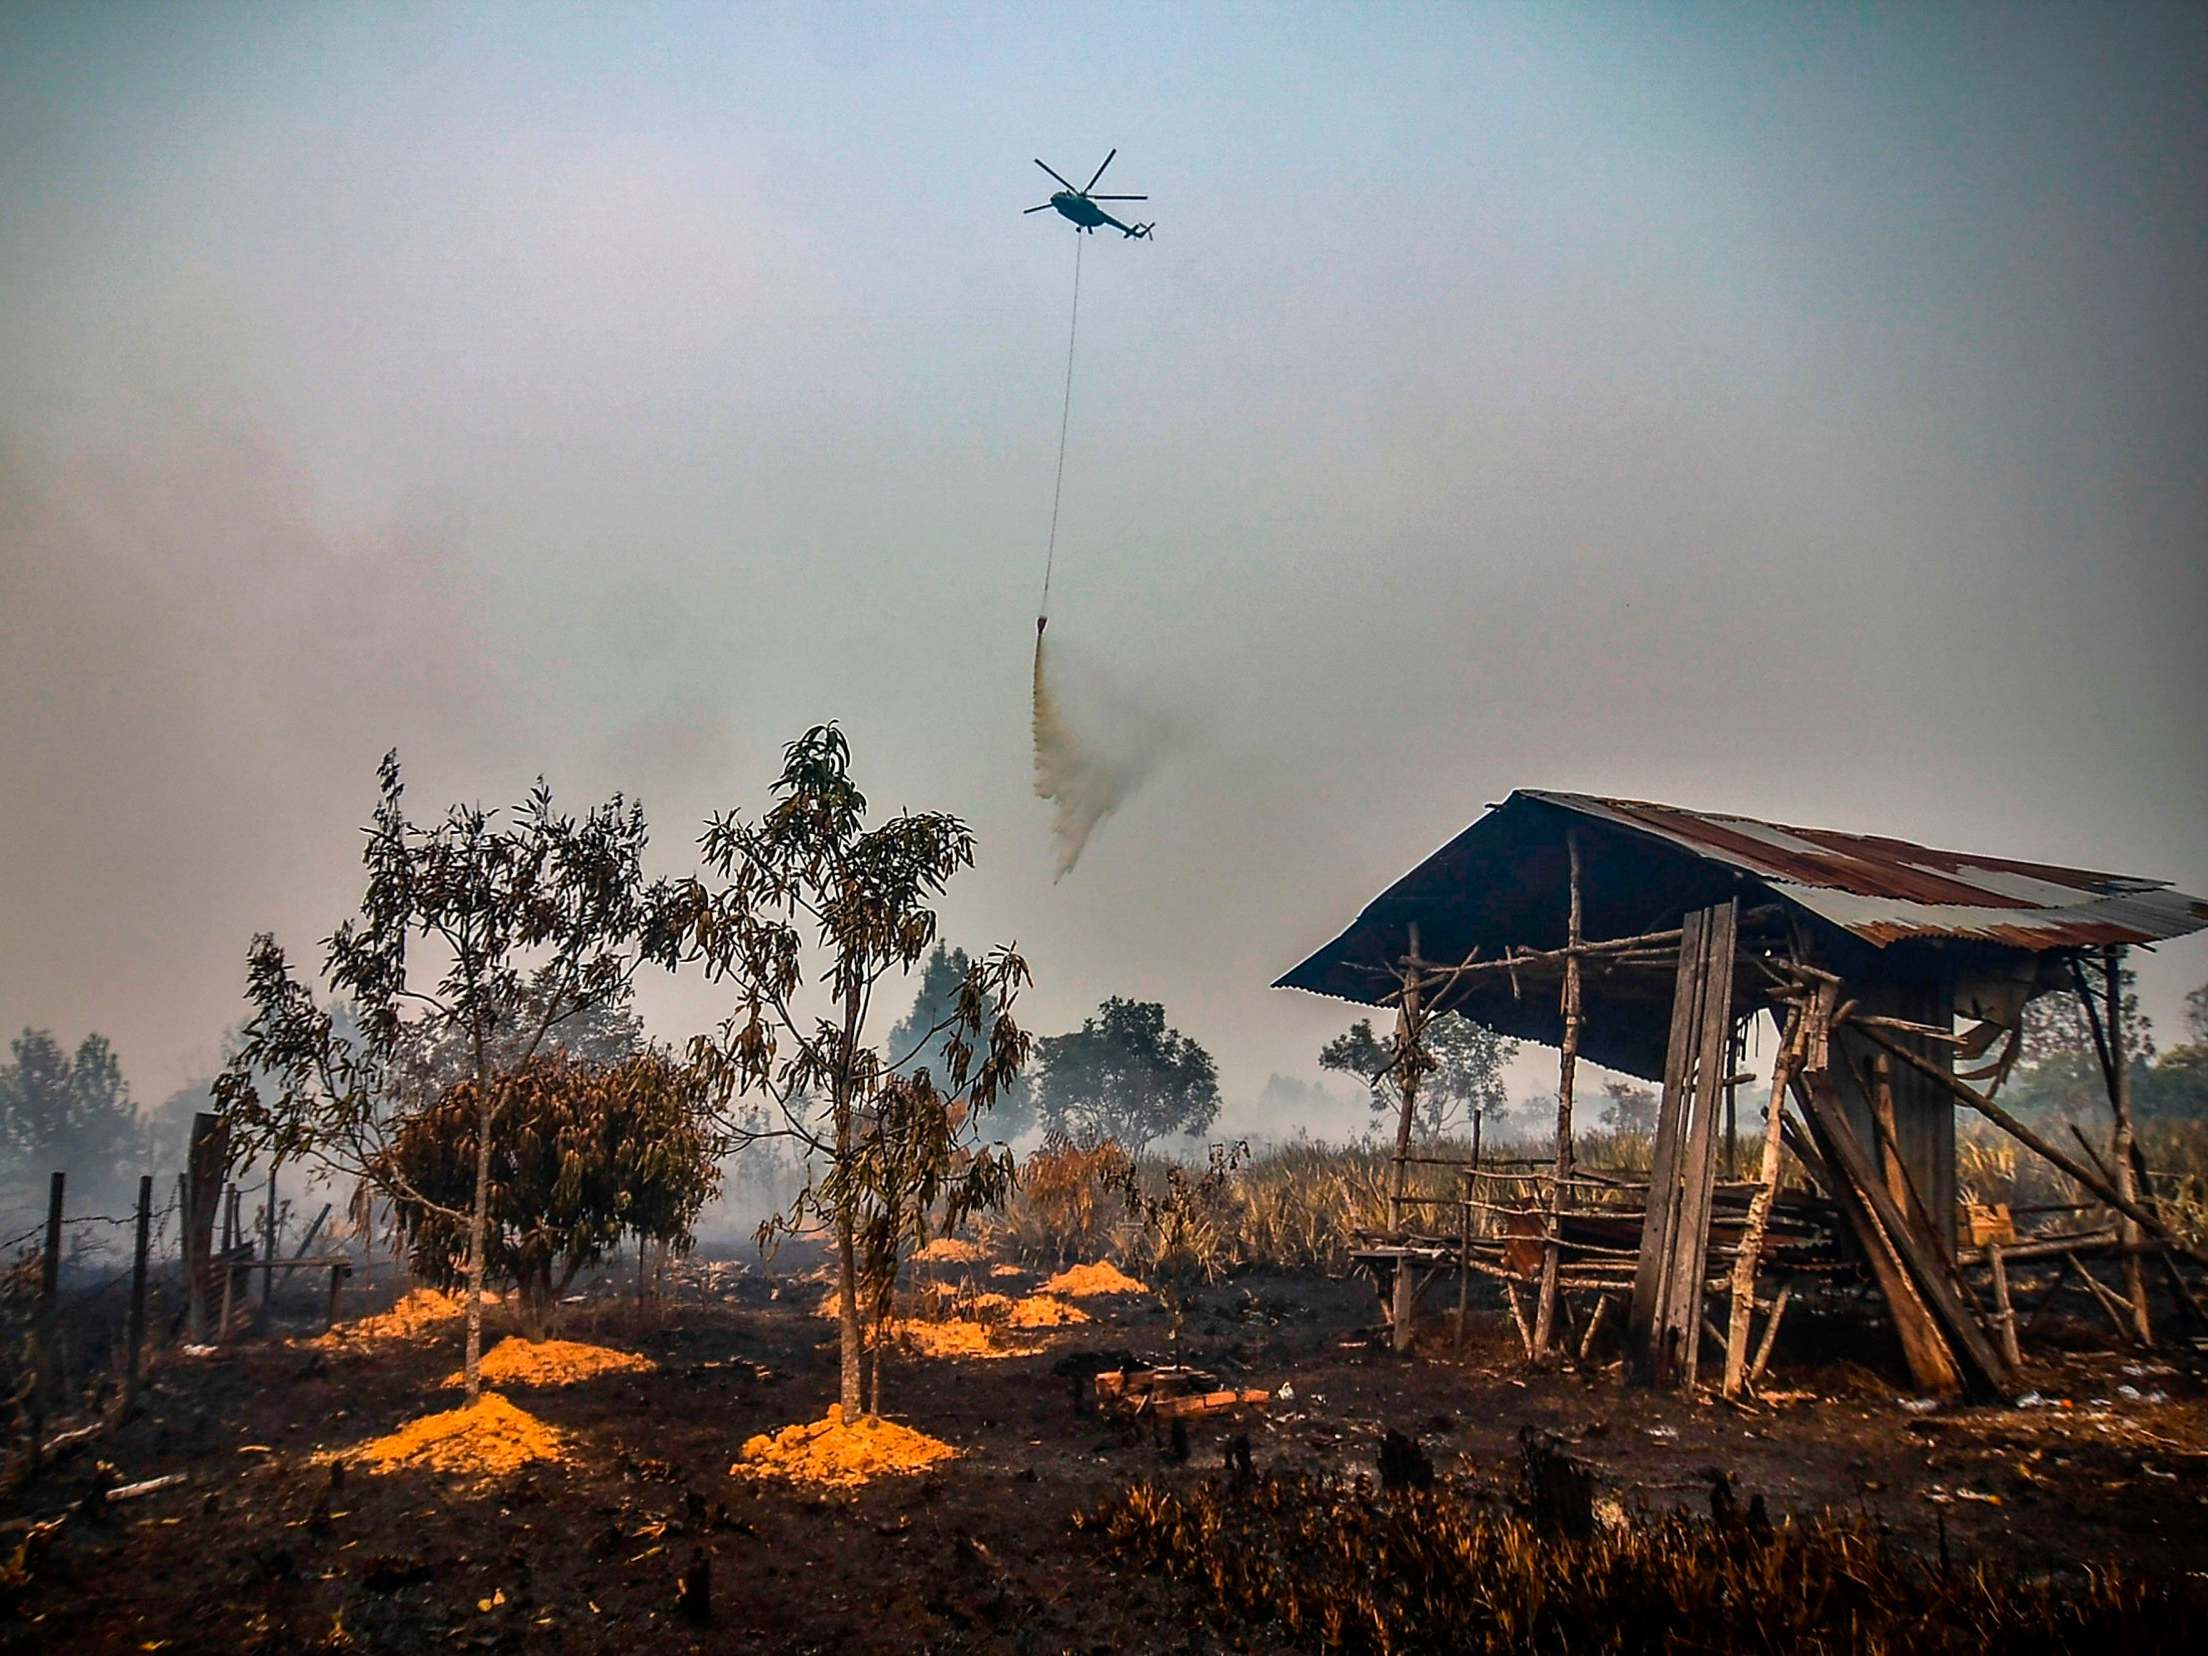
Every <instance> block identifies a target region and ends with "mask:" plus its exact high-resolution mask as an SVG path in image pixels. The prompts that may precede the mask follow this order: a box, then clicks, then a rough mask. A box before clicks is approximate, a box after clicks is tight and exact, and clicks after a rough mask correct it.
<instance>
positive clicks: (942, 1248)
mask: <svg viewBox="0 0 2208 1656" xmlns="http://www.w3.org/2000/svg"><path fill="white" fill-rule="evenodd" d="M912 1257H913V1258H915V1259H918V1260H923V1261H925V1262H926V1263H927V1264H930V1265H973V1264H976V1263H978V1262H979V1261H981V1260H984V1259H987V1258H988V1257H989V1250H988V1249H987V1248H984V1247H983V1246H982V1245H981V1244H980V1243H979V1242H962V1241H960V1240H959V1239H958V1238H957V1237H955V1236H939V1237H937V1238H936V1239H935V1240H934V1241H933V1242H930V1243H929V1244H928V1245H927V1246H926V1247H924V1248H922V1249H921V1250H920V1251H919V1252H918V1253H916V1254H914V1255H913V1256H912Z"/></svg>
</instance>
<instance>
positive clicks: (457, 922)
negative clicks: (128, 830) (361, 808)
mask: <svg viewBox="0 0 2208 1656" xmlns="http://www.w3.org/2000/svg"><path fill="white" fill-rule="evenodd" d="M381 783H382V787H381V797H380V799H379V801H378V803H377V806H376V811H375V818H374V821H373V822H372V824H371V825H370V827H369V829H368V831H367V844H366V846H365V848H364V850H363V852H362V861H363V863H364V864H365V866H366V868H367V876H368V877H367V887H366V890H365V892H364V893H363V895H362V898H361V903H360V911H359V913H358V914H357V915H356V916H355V917H353V918H352V919H348V920H346V921H345V922H344V923H342V924H341V925H340V926H339V927H338V928H337V930H336V931H335V932H333V933H332V934H331V935H330V937H329V938H328V939H327V940H326V942H325V943H324V945H323V967H322V974H321V975H322V978H323V981H324V982H325V984H326V985H327V986H328V989H329V990H330V991H331V992H332V993H333V994H335V995H337V996H341V997H346V998H349V999H350V1000H351V1001H352V1003H353V1005H354V1007H355V1008H356V1010H357V1014H358V1019H359V1025H358V1032H357V1033H356V1034H352V1035H347V1034H344V1033H342V1032H341V1031H340V1029H339V1028H338V1026H337V1024H336V1022H335V1021H334V1019H333V1017H332V1014H331V1012H330V1011H329V1010H328V1008H327V1007H326V1006H325V1005H324V1004H323V1003H322V1002H321V1001H319V1000H318V999H317V998H316V996H315V994H314V992H313V990H312V989H310V988H309V986H308V985H307V984H306V983H305V982H303V981H301V980H300V979H299V978H298V977H297V976H295V975H294V973H293V971H292V968H291V964H290V962H289V961H288V960H287V959H286V958H285V956H284V951H283V950H282V949H281V948H280V947H279V946H278V945H277V943H276V940H275V938H274V937H272V936H270V935H268V934H266V933H263V934H262V935H260V936H258V937H256V938H255V939H254V940H253V946H252V949H251V951H250V952H249V954H248V957H247V963H246V999H247V1001H248V1002H249V1003H250V1004H251V1006H252V1008H253V1014H252V1017H251V1018H250V1019H249V1020H248V1021H247V1023H246V1026H245V1031H244V1036H243V1039H242V1040H241V1041H240V1042H239V1045H238V1049H237V1052H236V1055H235V1057H234V1059H233V1061H232V1063H231V1066H230V1067H229V1069H227V1070H226V1071H225V1072H224V1073H223V1075H222V1077H221V1078H220V1079H219V1080H218V1081H217V1082H216V1094H217V1096H218V1098H220V1100H221V1102H222V1109H223V1113H224V1114H225V1116H226V1117H228V1119H229V1120H230V1122H231V1125H232V1128H233V1132H234V1135H235V1147H236V1150H237V1152H238V1153H241V1154H254V1153H260V1152H267V1153H269V1154H272V1155H274V1156H275V1157H277V1158H278V1159H279V1160H283V1161H288V1160H295V1159H304V1160H306V1161H308V1162H309V1163H310V1164H312V1165H315V1166H317V1167H319V1168H320V1169H321V1170H322V1171H323V1172H324V1173H326V1174H333V1175H344V1176H349V1177H351V1178H354V1179H359V1180H365V1181H367V1182H368V1183H369V1184H370V1185H371V1186H373V1187H374V1188H376V1189H377V1190H378V1191H380V1192H381V1193H382V1194H384V1195H386V1196H388V1197H390V1198H392V1199H394V1200H396V1201H400V1202H406V1203H411V1204H413V1205H414V1206H416V1207H417V1208H418V1209H420V1210H422V1211H423V1212H424V1213H433V1214H436V1215H438V1216H440V1217H442V1218H444V1219H446V1220H448V1221H450V1222H451V1223H453V1224H455V1225H457V1226H460V1227H462V1228H463V1230H464V1232H465V1235H466V1237H467V1252H466V1277H467V1284H468V1323H467V1356H466V1375H467V1395H468V1397H469V1398H470V1400H473V1399H474V1398H475V1397H477V1396H478V1395H480V1392H481V1388H482V1372H481V1357H482V1349H483V1279H484V1273H485V1270H486V1267H487V1265H488V1248H489V1241H490V1203H491V1193H492V1187H493V1180H492V1168H493V1151H494V1148H495V1147H496V1141H497V1137H498V1127H499V1124H500V1122H501V1121H502V1120H508V1119H511V1117H510V1116H509V1115H508V1112H507V1109H506V1106H505V1100H506V1098H507V1095H508V1093H509V1091H510V1090H512V1089H514V1088H515V1087H516V1086H517V1084H518V1083H517V1081H516V1077H517V1075H518V1074H519V1073H520V1072H521V1071H522V1070H523V1069H524V1067H525V1066H526V1065H527V1064H528V1063H529V1061H530V1060H531V1059H532V1058H534V1057H535V1056H536V1055H537V1053H538V1052H539V1051H541V1050H543V1048H544V1045H545V1042H546V1039H547V1037H548V1035H549V1034H550V1032H551V1030H552V1029H553V1028H554V1026H556V1025H559V1024H562V1023H565V1022H566V1021H568V1020H569V1019H572V1018H575V1017H577V1016H579V1015H580V1014H582V1013H583V1012H585V1011H587V1010H588V1009H590V1008H592V1007H594V1006H599V1005H603V1004H606V1003H608V1002H616V1001H619V1000H621V999H622V998H623V997H624V996H625V995H626V993H627V989H628V985H629V983H630V981H631V979H632V978H633V977H634V975H635V973H636V972H637V970H638V969H639V968H640V967H641V966H642V965H643V964H644V963H645V962H646V961H652V962H655V963H657V964H659V965H661V966H664V967H667V968H669V969H672V968H673V967H675V966H676V965H677V964H678V963H679V962H680V960H681V959H682V957H683V940H684V939H685V938H686V937H687V936H688V935H689V933H690V931H691V928H692V919H693V917H692V915H691V914H690V912H689V910H688V907H687V904H688V902H689V900H690V896H691V891H690V888H689V887H688V886H675V885H672V884H670V883H669V882H666V881H655V882H647V881H646V880H645V878H644V874H643V853H644V847H645V843H646V837H647V836H646V832H645V826H644V813H643V810H642V808H641V807H640V806H634V805H624V803H623V801H622V800H621V798H620V796H619V795H616V796H615V797H614V798H613V799H612V800H611V801H610V802H608V803H607V804H604V805H601V806H599V807H597V808H596V809H594V810H592V811H591V812H590V813H589V814H588V815H586V816H584V817H583V818H581V819H580V820H578V819H576V818H574V817H570V816H564V815H562V814H560V813H559V812H558V811H556V810H555V809H554V808H553V803H552V794H551V790H550V789H548V788H547V787H546V786H545V784H544V782H543V780H542V779H541V778H540V779H539V780H538V782H537V784H536V786H535V787H534V788H533V789H531V790H530V793H529V796H528V798H527V799H526V800H524V801H523V802H522V803H521V804H520V805H519V806H517V807H515V809H514V810H513V811H512V813H511V814H510V816H509V817H506V818H504V819H502V818H501V816H500V814H499V813H496V812H488V811H485V810H484V809H483V808H482V807H480V806H460V805H456V806H454V807H452V808H451V809H450V810H449V811H447V812H446V813H445V815H444V816H443V817H442V818H441V819H440V820H438V821H436V822H434V823H431V824H429V825H427V826H422V825H417V824H416V823H414V822H412V821H411V820H409V819H408V817H407V815H406V811H405V807H404V804H403V799H402V795H403V791H404V790H403V788H402V786H401V784H400V778H399V761H398V755H397V754H396V753H392V754H388V755H386V756H385V758H384V761H383V765H382V770H381ZM425 957H426V959H427V960H429V961H433V962H436V966H435V968H434V970H432V969H430V968H427V967H425V966H424V964H423V962H424V960H425ZM454 1041H457V1042H458V1043H460V1046H461V1048H462V1050H463V1051H464V1053H465V1059H466V1067H467V1070H468V1076H467V1079H468V1081H469V1082H470V1083H471V1086H472V1091H471V1092H470V1093H469V1094H468V1095H467V1096H468V1098H469V1101H470V1102H471V1104H472V1106H473V1108H474V1110H475V1113H476V1135H475V1146H474V1148H475V1172H474V1177H473V1179H472V1180H471V1181H470V1190H469V1193H468V1199H467V1201H466V1203H465V1205H459V1204H455V1203H452V1202H449V1201H442V1200H439V1199H438V1198H437V1197H434V1196H432V1195H430V1194H429V1193H428V1192H425V1191H423V1190H421V1189H419V1188H418V1187H416V1186H415V1185H414V1184H413V1183H412V1182H411V1181H410V1180H409V1179H408V1177H407V1173H406V1168H405V1166H404V1164H403V1163H402V1161H401V1160H400V1159H399V1158H397V1157H395V1156H393V1155H392V1154H391V1153H390V1152H391V1149H392V1147H393V1145H394V1143H395V1141H396V1139H397V1138H398V1136H399V1135H400V1134H401V1133H403V1131H404V1130H405V1128H406V1126H407V1124H408V1123H409V1122H410V1121H411V1120H412V1119H414V1118H415V1117H416V1116H417V1115H418V1114H419V1113H421V1112H422V1111H424V1110H432V1109H434V1108H436V1107H437V1104H438V1103H439V1101H440V1100H441V1099H442V1098H443V1097H444V1096H445V1095H444V1094H442V1093H440V1094H438V1095H436V1096H434V1097H425V1096H424V1095H423V1089H422V1088H421V1087H419V1086H413V1085H409V1084H408V1083H409V1080H410V1078H411V1077H412V1076H413V1075H414V1070H413V1068H412V1067H411V1066H413V1065H415V1064H416V1063H417V1061H418V1059H419V1055H420V1054H422V1053H424V1052H437V1051H441V1050H444V1049H445V1048H446V1047H447V1046H448V1045H449V1044H450V1043H452V1042H454Z"/></svg>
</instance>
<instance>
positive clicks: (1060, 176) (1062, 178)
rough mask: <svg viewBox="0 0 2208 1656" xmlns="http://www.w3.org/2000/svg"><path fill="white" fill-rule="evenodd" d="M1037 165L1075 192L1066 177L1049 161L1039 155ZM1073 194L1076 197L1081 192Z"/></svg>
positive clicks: (1036, 159) (1077, 191) (1076, 191)
mask: <svg viewBox="0 0 2208 1656" xmlns="http://www.w3.org/2000/svg"><path fill="white" fill-rule="evenodd" d="M1035 165H1037V166H1038V167H1040V168H1042V169H1043V171H1045V172H1047V173H1048V174H1050V176H1051V177H1053V178H1055V179H1056V180H1058V182H1059V183H1061V184H1065V185H1066V188H1067V189H1069V190H1073V186H1072V185H1071V184H1067V183H1066V175H1065V174H1064V173H1062V172H1060V171H1059V170H1058V169H1057V168H1056V167H1054V166H1052V165H1051V164H1050V163H1049V162H1048V161H1045V160H1044V159H1043V158H1042V157H1041V156H1039V155H1038V156H1037V157H1036V158H1035ZM1073 193H1074V194H1075V195H1079V194H1080V193H1081V192H1080V191H1079V190H1073Z"/></svg>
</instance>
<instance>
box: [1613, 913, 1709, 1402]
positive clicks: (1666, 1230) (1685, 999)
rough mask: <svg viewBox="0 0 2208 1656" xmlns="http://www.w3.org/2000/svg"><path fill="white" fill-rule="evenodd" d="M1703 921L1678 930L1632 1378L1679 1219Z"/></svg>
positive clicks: (1631, 1318) (1638, 1273)
mask: <svg viewBox="0 0 2208 1656" xmlns="http://www.w3.org/2000/svg"><path fill="white" fill-rule="evenodd" d="M1704 927H1705V919H1704V915H1703V913H1702V911H1700V910H1697V911H1696V912H1694V913H1693V914H1690V915H1688V916H1687V917H1686V922H1685V924H1684V925H1683V926H1682V928H1681V930H1680V940H1679V969H1678V972H1677V973H1676V975H1675V976H1674V978H1673V981H1672V995H1671V1033H1670V1036H1669V1038H1668V1040H1667V1042H1666V1044H1665V1048H1664V1090H1663V1095H1662V1097H1661V1098H1660V1099H1659V1100H1658V1103H1657V1112H1656V1142H1655V1146H1654V1149H1653V1151H1652V1153H1651V1155H1650V1158H1649V1173H1648V1214H1647V1218H1646V1219H1645V1220H1644V1222H1643V1223H1642V1226H1641V1254H1640V1261H1639V1263H1638V1264H1637V1265H1636V1267H1635V1268H1634V1272H1633V1302H1632V1305H1631V1307H1630V1309H1629V1311H1628V1315H1627V1319H1626V1361H1627V1362H1628V1363H1630V1364H1632V1365H1634V1370H1635V1373H1636V1376H1637V1377H1638V1378H1641V1379H1643V1380H1648V1379H1652V1378H1653V1377H1652V1376H1651V1375H1649V1374H1648V1373H1647V1372H1646V1367H1647V1353H1648V1352H1649V1350H1650V1347H1651V1342H1652V1341H1653V1339H1654V1337H1655V1328H1656V1321H1657V1315H1658V1310H1659V1304H1660V1301H1661V1298H1662V1293H1663V1280H1664V1262H1665V1261H1666V1260H1667V1259H1668V1258H1669V1257H1670V1251H1671V1230H1672V1226H1673V1223H1674V1221H1675V1220H1676V1217H1677V1214H1678V1176H1677V1168H1678V1163H1679V1140H1680V1137H1681V1134H1682V1131H1683V1129H1684V1126H1685V1122H1684V1119H1683V1118H1684V1115H1685V1111H1686V1107H1687V1100H1686V1088H1685V1066H1686V1059H1687V1045H1688V1042H1689V1041H1690V1040H1691V1039H1692V1033H1691V1032H1692V1031H1693V1029H1694V1027H1695V1022H1696V1019H1697V1017H1698V1015H1699V1012H1700V995H1701V986H1702V982H1703V979H1704V978H1705V977H1706V976H1707V966H1708V960H1707V957H1706V955H1705V953H1704V950H1703V936H1704Z"/></svg>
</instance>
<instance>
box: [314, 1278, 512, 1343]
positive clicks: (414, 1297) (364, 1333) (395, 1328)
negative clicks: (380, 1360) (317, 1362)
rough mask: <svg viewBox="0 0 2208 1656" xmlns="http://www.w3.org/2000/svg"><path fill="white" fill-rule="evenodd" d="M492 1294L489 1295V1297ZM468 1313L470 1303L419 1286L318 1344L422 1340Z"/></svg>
mask: <svg viewBox="0 0 2208 1656" xmlns="http://www.w3.org/2000/svg"><path fill="white" fill-rule="evenodd" d="M487 1299H488V1296H486V1300H487ZM467 1314H468V1302H467V1301H466V1300H464V1299H462V1298H460V1297H459V1296H458V1295H455V1294H446V1293H440V1292H439V1291H438V1290H437V1289H435V1288H417V1289H415V1290H414V1291H413V1292H412V1293H411V1294H408V1295H407V1296H406V1297H405V1298H404V1299H402V1300H400V1301H399V1303H398V1304H396V1305H394V1306H392V1307H391V1309H390V1310H388V1311H381V1312H378V1313H377V1314H376V1315H375V1316H372V1317H359V1318H355V1319H354V1320H353V1321H352V1322H347V1323H339V1324H338V1325H337V1326H336V1327H335V1328H333V1329H331V1330H330V1331H329V1332H328V1333H327V1334H323V1335H320V1336H318V1337H317V1338H316V1340H315V1342H314V1343H315V1344H316V1345H318V1346H337V1345H344V1344H346V1343H348V1342H351V1341H356V1340H419V1339H421V1338H423V1337H424V1336H425V1335H429V1334H436V1333H439V1332H441V1331H442V1330H443V1327H444V1325H445V1324H446V1323H449V1322H451V1321H452V1320H453V1319H454V1318H455V1317H464V1316H466V1315H467Z"/></svg>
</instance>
